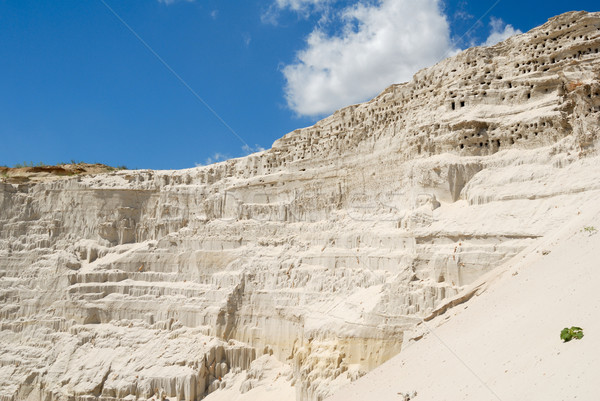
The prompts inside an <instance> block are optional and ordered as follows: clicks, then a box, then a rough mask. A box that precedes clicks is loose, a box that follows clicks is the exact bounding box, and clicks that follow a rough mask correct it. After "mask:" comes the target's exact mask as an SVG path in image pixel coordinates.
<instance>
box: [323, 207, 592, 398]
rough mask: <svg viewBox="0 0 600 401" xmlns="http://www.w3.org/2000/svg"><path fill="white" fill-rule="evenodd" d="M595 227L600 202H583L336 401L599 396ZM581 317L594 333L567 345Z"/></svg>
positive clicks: (584, 324) (587, 333) (339, 395)
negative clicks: (563, 335) (567, 334)
mask: <svg viewBox="0 0 600 401" xmlns="http://www.w3.org/2000/svg"><path fill="white" fill-rule="evenodd" d="M585 227H594V228H600V202H591V203H588V204H587V205H582V207H581V208H580V214H578V215H576V216H573V220H572V222H571V223H569V224H567V225H566V226H565V227H563V228H560V229H558V230H557V232H556V233H555V234H554V235H552V236H549V237H547V238H545V239H543V240H542V241H540V242H538V243H537V244H536V245H533V246H532V247H530V248H528V249H526V250H524V251H523V252H522V256H518V257H517V258H515V259H513V261H512V262H510V263H507V264H506V265H504V266H501V267H499V268H498V270H496V271H495V272H492V273H491V275H488V277H487V278H486V279H487V280H488V283H487V284H485V288H484V289H483V291H481V292H480V293H479V295H478V296H476V297H474V298H472V299H471V300H470V301H468V302H466V303H464V304H463V305H461V306H458V307H456V308H454V309H452V310H451V311H449V312H447V313H446V314H443V315H441V316H439V317H437V318H435V319H434V320H432V321H430V322H428V323H423V324H421V325H420V326H421V327H423V326H425V325H426V326H427V327H426V328H425V330H426V331H428V332H427V333H426V334H425V336H424V337H423V338H422V339H421V340H419V341H417V342H413V343H410V344H408V345H407V347H406V349H405V350H403V351H402V352H401V353H400V354H399V355H398V356H396V357H395V358H393V359H392V360H390V361H389V362H387V363H385V364H383V365H382V366H380V367H379V368H377V369H375V370H374V371H372V372H370V373H369V374H367V375H366V376H365V377H363V378H361V379H360V380H358V381H357V382H355V383H352V384H350V385H348V386H346V387H344V388H343V389H342V390H340V391H339V392H338V393H336V394H335V395H334V396H333V397H331V398H328V400H330V401H338V400H339V401H342V400H344V401H352V400H361V401H362V400H378V401H383V400H399V399H400V400H402V399H403V398H404V399H411V400H413V399H414V400H440V401H441V400H477V401H484V400H575V399H576V400H586V401H587V400H597V399H598V397H599V394H600V382H599V381H598V379H599V378H600V319H599V316H600V295H599V294H598V283H599V282H600V235H599V234H597V231H595V230H590V229H588V230H585ZM590 231H591V232H590ZM548 251H550V252H549V253H548ZM544 254H545V255H544ZM494 276H495V277H494ZM572 325H575V326H581V327H582V328H583V329H584V334H585V336H584V338H583V339H582V340H579V341H576V340H573V341H571V342H569V343H563V342H562V341H561V340H560V338H559V333H560V331H561V329H562V328H563V327H565V326H569V327H570V326H572ZM415 392H416V396H415V395H414V393H415ZM407 394H408V395H409V396H408V397H405V395H407Z"/></svg>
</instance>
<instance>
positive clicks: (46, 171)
mask: <svg viewBox="0 0 600 401" xmlns="http://www.w3.org/2000/svg"><path fill="white" fill-rule="evenodd" d="M123 169H125V167H111V166H107V165H105V164H100V163H94V164H90V163H68V164H67V163H65V164H58V165H55V166H46V165H37V166H34V165H26V166H20V165H19V166H16V167H2V166H0V182H6V183H9V184H22V183H28V182H44V181H52V180H58V179H61V178H68V177H73V176H77V175H88V174H102V173H108V172H111V171H116V170H123Z"/></svg>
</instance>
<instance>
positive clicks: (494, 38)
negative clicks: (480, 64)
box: [483, 17, 523, 46]
mask: <svg viewBox="0 0 600 401" xmlns="http://www.w3.org/2000/svg"><path fill="white" fill-rule="evenodd" d="M490 27H491V29H492V31H491V33H490V36H488V38H487V40H486V41H485V42H484V43H483V46H493V45H495V44H496V43H499V42H502V41H503V40H505V39H508V38H510V37H511V36H513V35H517V34H520V33H523V32H521V31H520V30H518V29H515V28H513V26H512V25H510V24H505V23H504V21H502V20H501V19H500V18H494V17H492V19H491V21H490Z"/></svg>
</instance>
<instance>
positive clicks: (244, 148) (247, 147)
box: [242, 144, 265, 155]
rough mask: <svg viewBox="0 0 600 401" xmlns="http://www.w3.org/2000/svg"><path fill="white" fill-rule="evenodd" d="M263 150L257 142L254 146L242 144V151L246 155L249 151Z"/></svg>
mask: <svg viewBox="0 0 600 401" xmlns="http://www.w3.org/2000/svg"><path fill="white" fill-rule="evenodd" d="M263 150H265V148H263V147H262V146H260V145H257V144H255V145H254V146H250V145H244V146H242V151H243V152H244V153H245V154H246V155H249V154H250V153H256V152H262V151H263Z"/></svg>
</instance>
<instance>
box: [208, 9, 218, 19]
mask: <svg viewBox="0 0 600 401" xmlns="http://www.w3.org/2000/svg"><path fill="white" fill-rule="evenodd" d="M218 16H219V10H212V11H211V12H210V18H212V19H217V17H218Z"/></svg>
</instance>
